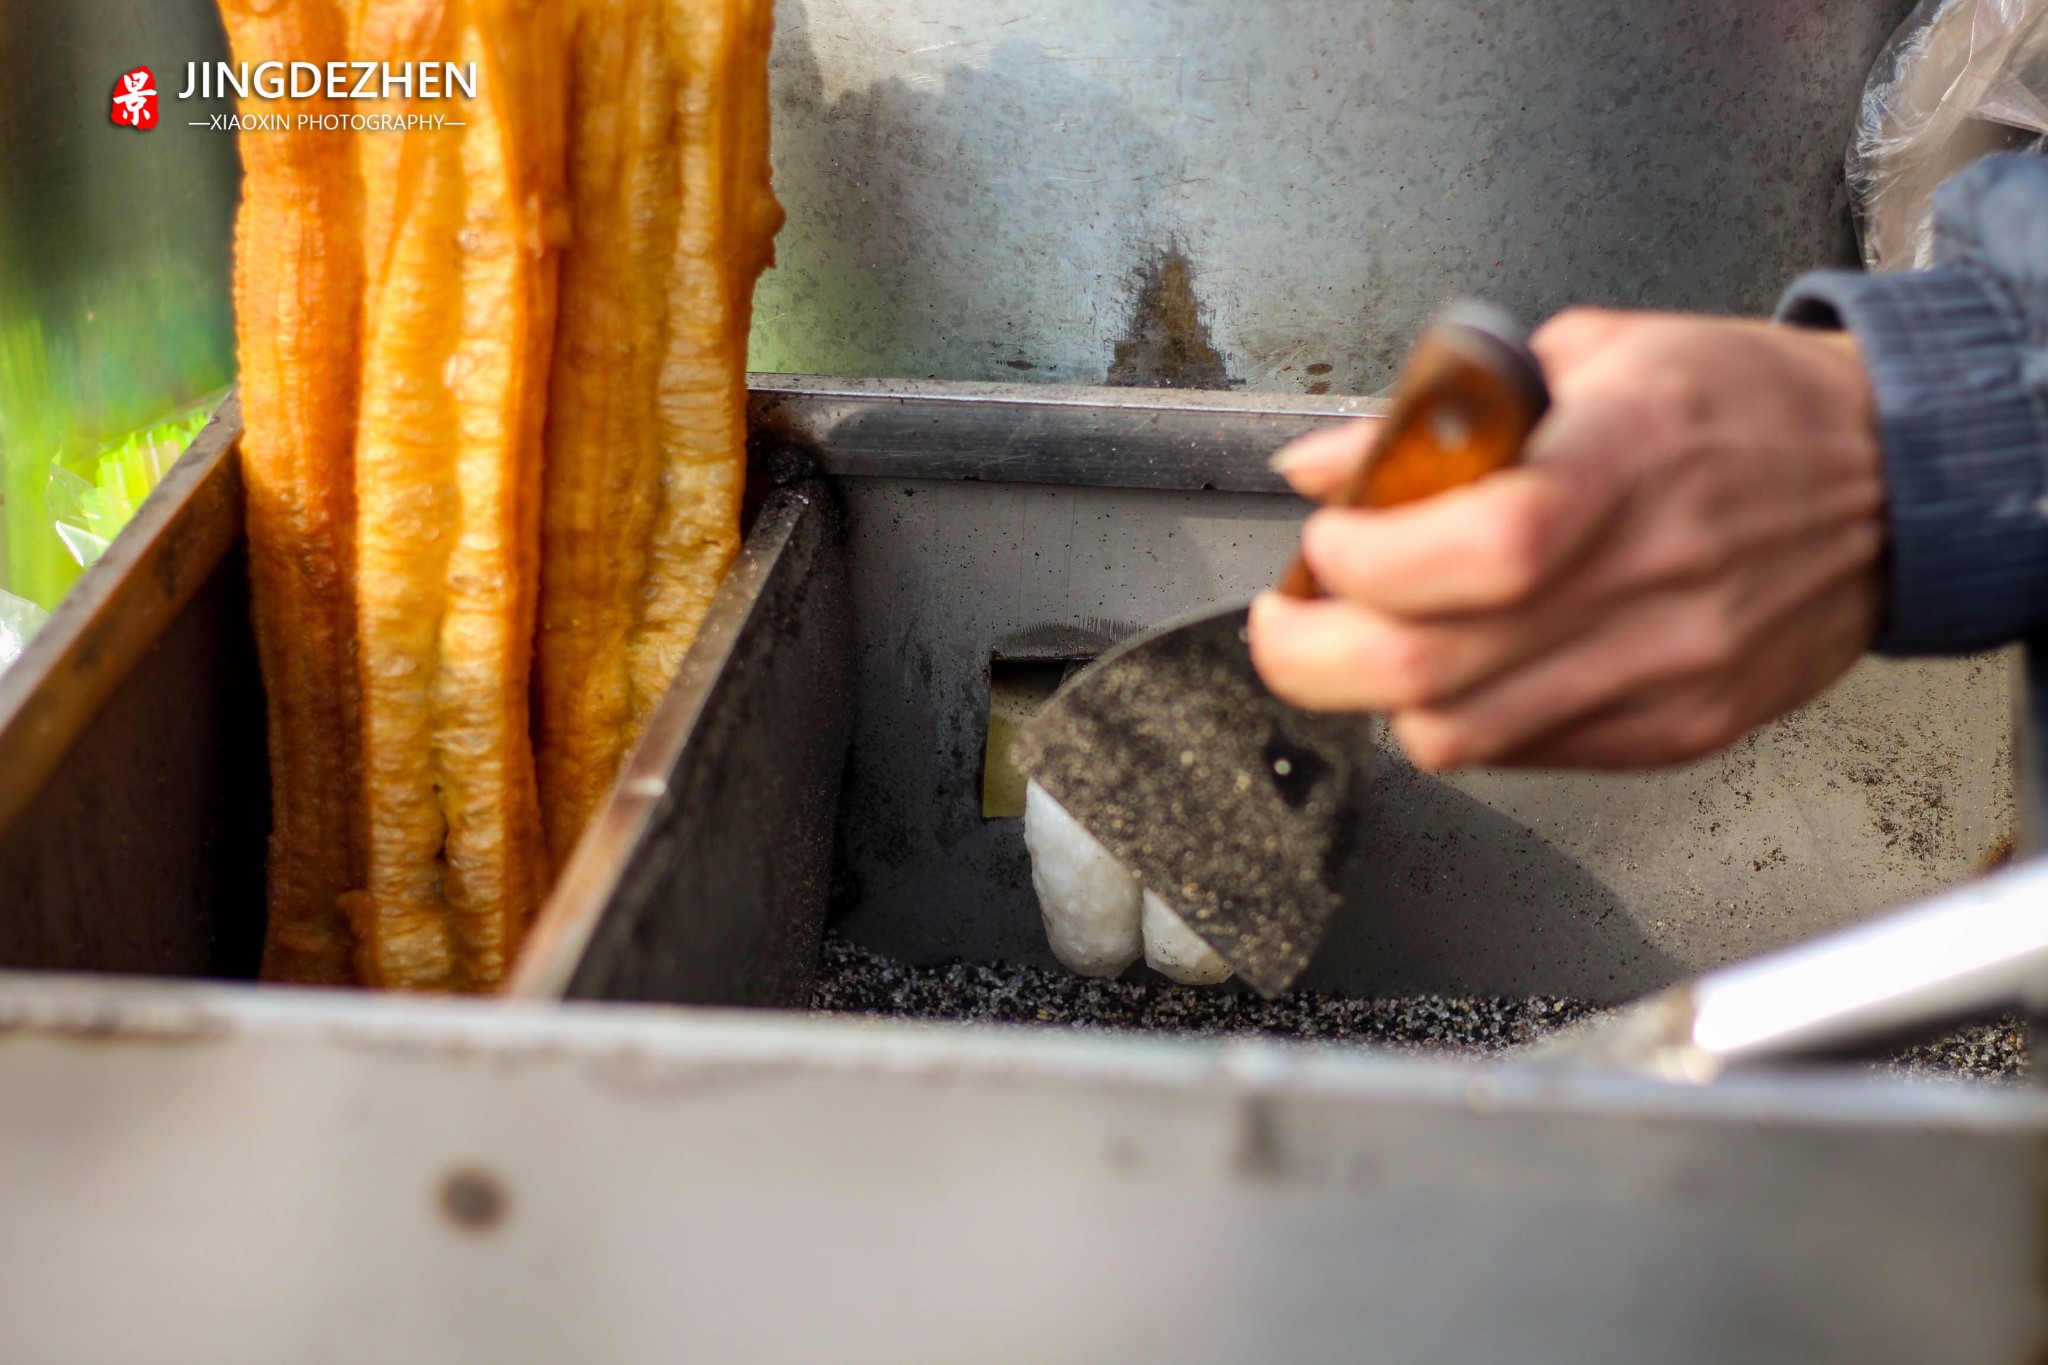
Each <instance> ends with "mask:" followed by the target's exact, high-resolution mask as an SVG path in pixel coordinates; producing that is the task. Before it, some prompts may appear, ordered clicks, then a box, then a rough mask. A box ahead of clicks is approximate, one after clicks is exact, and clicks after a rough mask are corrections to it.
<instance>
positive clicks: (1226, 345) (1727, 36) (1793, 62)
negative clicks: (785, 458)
mask: <svg viewBox="0 0 2048 1365" xmlns="http://www.w3.org/2000/svg"><path fill="white" fill-rule="evenodd" d="M1906 9H1907V3H1906V0H1799V2H1798V3H1789V2H1788V0H1671V2H1669V3H1658V4H1642V3H1638V2H1637V0H1518V2H1517V3H1512V4H1508V3H1501V2H1500V0H1429V3H1418V2H1417V0H1343V2H1342V3H1338V2H1336V0H1263V2H1262V3H1257V4H1244V3H1242V2H1241V0H1142V2H1140V0H1131V2H1129V3H1105V0H1050V2H1049V3H1041V4H1033V5H1028V6H1027V5H1022V4H1018V3H1014V0H1001V2H1000V3H991V0H917V3H915V4H910V3H904V0H781V2H780V3H779V4H778V6H777V16H778V24H779V33H778V38H777V46H776V51H775V58H774V82H775V119H776V123H775V147H776V186H777V189H778V191H779V192H780V193H781V195H782V197H783V199H784V201H785V202H786V204H787V205H788V208H789V214H790V217H789V226H788V228H787V229H786V230H785V231H784V233H783V234H782V238H781V240H780V243H779V245H778V251H779V253H780V257H781V268H780V269H778V270H776V271H773V272H771V273H770V274H769V275H768V276H767V277H766V279H765V280H764V281H763V282H762V287H761V292H760V302H759V327H758V330H757V334H756V338H755V352H754V367H755V368H756V369H762V370H779V371H786V372H808V373H819V374H845V375H877V376H880V375H887V376H904V377H919V378H922V377H939V378H955V379H1012V380H1014V379H1020V378H1023V379H1039V380H1050V381H1061V382H1070V383H1088V384H1099V383H1102V382H1104V381H1105V380H1107V381H1108V382H1110V383H1121V384H1141V385H1157V386H1166V387H1227V386H1239V385H1241V386H1246V387H1250V388H1255V389H1271V390H1279V391H1288V392H1296V393H1300V392H1308V393H1324V392H1328V393H1340V394H1341V393H1370V392H1373V391H1375V390H1377V389H1379V388H1381V387H1382V386H1384V385H1385V384H1386V383H1387V382H1388V381H1389V380H1390V379H1391V377H1392V373H1393V368H1394V366H1395V364H1396V363H1397V361H1398V359H1399V357H1400V356H1401V355H1402V354H1403V352H1404V351H1405V349H1406V347H1407V345H1408V343H1409V341H1410V340H1411V339H1412V337H1413V335H1414V333H1415V331H1416V329H1417V327H1418V325H1419V324H1420V322H1421V321H1422V319H1423V318H1424V317H1425V316H1426V315H1427V314H1428V313H1429V312H1430V311H1432V310H1433V309H1434V308H1435V307H1437V306H1438V305H1439V304H1440V303H1441V302H1442V301H1443V300H1444V299H1446V298H1447V297H1449V296H1451V295H1453V294H1457V293H1461V292H1478V293H1483V294H1487V295H1491V296H1493V297H1495V298H1497V299H1499V300H1500V301H1502V302H1503V303H1506V304H1508V305H1510V306H1512V307H1514V308H1516V309H1519V310H1521V311H1523V312H1525V313H1527V314H1530V315H1542V314H1545V313H1548V312H1551V311H1553V310H1555V309H1557V308H1559V307H1562V306H1564V305H1566V304H1568V303H1572V302H1577V301H1590V302H1598V303H1606V304H1640V305H1653V306H1658V307H1676V308H1694V309H1712V310H1721V311H1733V312H1757V311H1762V310H1765V309H1767V308H1768V307H1769V306H1770V305H1771V303H1772V301H1773V300H1774V299H1775V298H1776V296H1777V294H1778V292H1779V290H1780V289H1782V288H1783V286H1784V285H1785V283H1786V282H1787V280H1788V279H1789V278H1790V277H1791V276H1792V275H1794V274H1795V273H1797V272H1798V271H1800V270H1803V269H1805V268H1807V267H1810V266H1813V265H1816V264H1821V263H1830V262H1846V261H1848V260H1849V259H1850V255H1851V250H1850V246H1851V243H1850V231H1849V227H1848V221H1847V215H1846V202H1847V201H1846V196H1845V194H1844V192H1843V188H1842V173H1841V161H1842V153H1843V150H1844V148H1845V147H1846V146H1847V143H1848V137H1849V128H1850V121H1851V116H1852V112H1853V110H1854V107H1855V99H1856V95H1857V92H1858V91H1859V90H1860V89H1861V86H1862V83H1863V79H1864V76H1865V73H1866V72H1867V71H1868V69H1869V66H1870V63H1871V60H1872V58H1873V56H1874V55H1875V53H1876V52H1877V50H1878V48H1879V46H1880V45H1881V44H1882V42H1883V40H1884V38H1885V37H1886V35H1887V34H1888V33H1889V32H1890V31H1891V29H1892V27H1893V26H1894V25H1895V24H1896V23H1897V22H1898V21H1899V19H1900V18H1901V17H1902V16H1903V15H1904V13H1905V11H1906Z"/></svg>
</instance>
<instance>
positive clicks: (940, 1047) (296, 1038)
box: [0, 971, 2048, 1135]
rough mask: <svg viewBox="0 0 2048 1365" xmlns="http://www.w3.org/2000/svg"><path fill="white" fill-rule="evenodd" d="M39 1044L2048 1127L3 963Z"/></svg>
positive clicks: (1179, 1048) (1865, 1093) (1230, 1045)
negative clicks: (226, 1047) (291, 1048)
mask: <svg viewBox="0 0 2048 1365" xmlns="http://www.w3.org/2000/svg"><path fill="white" fill-rule="evenodd" d="M30 1041H42V1042H46V1043H50V1044H64V1043H75V1044H77V1045H79V1046H81V1047H91V1048H101V1047H104V1046H105V1045H106V1044H108V1043H119V1042H126V1043H131V1044H151V1045H158V1046H164V1047H178V1046H194V1047H205V1046H212V1045H219V1044H225V1043H232V1042H236V1041H258V1042H261V1043H264V1044H293V1045H315V1046H326V1047H337V1048H344V1049H351V1050H358V1051H362V1052H366V1053H380V1052H381V1053H398V1054H403V1055H407V1056H413V1057H419V1058H422V1059H433V1058H436V1057H440V1058H448V1059H459V1060H463V1061H474V1060H475V1059H477V1058H479V1057H482V1058H489V1059H491V1060H493V1061H496V1062H502V1063H504V1064H506V1065H525V1064H536V1065H548V1064H553V1063H557V1062H571V1063H589V1064H595V1065H598V1066H601V1067H607V1068H611V1069H613V1070H614V1071H615V1072H616V1073H617V1074H620V1075H622V1076H623V1075H626V1074H630V1075H631V1076H633V1077H636V1078H639V1079H641V1080H643V1081H646V1082H648V1083H650V1084H651V1083H653V1082H655V1081H656V1080H658V1078H659V1077H661V1076H662V1075H663V1074H665V1073H667V1074H677V1075H681V1074H687V1073H688V1072H690V1071H691V1070H693V1069H698V1068H704V1067H713V1068H717V1069H719V1070H720V1071H722V1072H728V1073H729V1072H730V1069H731V1068H732V1067H734V1066H758V1067H761V1068H763V1069H764V1070H769V1069H773V1070H778V1071H789V1070H802V1071H809V1072H818V1073H838V1074H846V1075H861V1076H870V1077H872V1076H899V1077H924V1078H931V1079H936V1080H944V1081H949V1082H963V1083H973V1082H988V1083H1000V1084H1005V1085H1016V1084H1020V1083H1048V1084H1071V1085H1080V1086H1094V1087H1101V1088H1104V1089H1113V1090H1118V1091H1125V1090H1130V1089H1133V1088H1138V1089H1151V1090H1160V1091H1186V1092H1193V1091H1202V1090H1210V1089H1213V1088H1216V1087H1223V1088H1225V1089H1228V1090H1230V1091H1233V1092H1236V1093H1240V1094H1244V1095H1270V1096H1275V1097H1282V1096H1284V1097H1292V1098H1324V1099H1328V1100H1333V1101H1368V1102H1372V1103H1375V1104H1403V1103H1406V1104H1421V1105H1431V1106H1451V1107H1455V1108H1460V1109H1464V1110H1467V1111H1470V1112H1473V1113H1475V1114H1500V1113H1513V1112H1523V1113H1530V1112H1534V1113H1543V1112H1549V1113H1572V1114H1577V1115H1581V1116H1587V1117H1594V1116H1603V1115H1604V1116H1610V1117H1630V1118H1645V1119H1665V1120H1674V1121H1695V1120H1697V1121H1707V1122H1720V1123H1730V1124H1741V1125H1782V1124H1791V1125H1801V1126H1811V1127H1816V1128H1844V1127H1857V1128H1861V1127H1868V1126H1871V1125H1877V1126H1881V1127H1887V1128H1892V1129H1896V1130H1903V1131H1909V1132H1916V1133H1927V1132H1939V1131H1948V1132H1956V1133H1976V1134H1991V1135H1996V1134H2004V1133H2020V1134H2026V1133H2035V1134H2038V1133H2042V1132H2048V1095H2044V1094H2042V1093H2041V1092H2040V1091H2038V1090H2034V1089H2031V1088H2027V1087H1998V1086H1973V1085H1929V1084H1926V1083H1925V1082H1920V1081H1913V1080H1907V1079H1899V1078H1875V1077H1866V1076H1862V1075H1846V1074H1843V1073H1841V1072H1840V1071H1839V1070H1836V1071H1823V1070H1804V1071H1795V1070H1779V1071H1770V1072H1750V1073H1744V1074H1740V1075H1732V1076H1729V1077H1726V1078H1723V1079H1722V1080H1720V1081H1719V1082H1717V1083H1716V1084H1714V1085H1711V1086H1693V1085H1680V1084H1673V1083H1671V1082H1669V1081H1664V1080H1659V1079H1655V1078H1652V1077H1647V1076H1641V1075H1636V1074H1631V1073H1628V1072H1607V1071H1592V1070H1588V1071H1559V1070H1555V1069H1551V1068H1546V1067H1541V1066H1533V1065H1530V1064H1529V1063H1527V1062H1526V1061H1522V1060H1518V1059H1516V1058H1514V1057H1507V1058H1477V1059H1475V1058H1471V1057H1453V1056H1418V1055H1415V1054H1412V1053H1404V1052H1401V1051H1399V1050H1396V1049H1390V1048H1362V1049H1348V1048H1334V1047H1330V1046H1328V1045H1321V1044H1315V1043H1307V1042H1301V1041H1297V1040H1284V1039H1273V1038H1231V1039H1216V1038H1192V1037H1159V1036H1149V1037H1148V1036H1138V1037H1133V1036H1130V1035H1124V1034H1111V1033H1095V1034H1091V1033H1087V1032H1085V1031H1084V1032H1075V1031H1071V1030H1065V1029H1052V1028H1044V1027H1032V1026H1028V1025H1005V1024H969V1023H930V1022H914V1021H904V1020H859V1021H854V1020H848V1019H845V1018H837V1017H835V1018H811V1017H806V1016H804V1015H802V1014H798V1013H792V1012H787V1011H782V1012H777V1011H761V1010H731V1009H687V1010H679V1009H676V1008H673V1007H671V1006H664V1005H637V1004H614V1003H609V1002H592V1001H567V1002H559V1001H547V1000H516V1001H508V1000H503V999H498V1000H480V999H476V998H473V997H472V998H460V997H432V996H408V995H365V994H363V993H361V992H355V991H337V990H331V989H318V988H311V987H290V986H255V985H234V984H225V983H217V982H194V981H160V980H143V979H138V978H108V977H99V976H76V975H64V974H52V973H45V972H23V971H0V1047H10V1046H16V1045H19V1044H22V1043H26V1042H30Z"/></svg>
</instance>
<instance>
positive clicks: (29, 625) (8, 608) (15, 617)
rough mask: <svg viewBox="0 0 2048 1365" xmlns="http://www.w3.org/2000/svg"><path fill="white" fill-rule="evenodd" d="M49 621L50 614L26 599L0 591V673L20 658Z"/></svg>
mask: <svg viewBox="0 0 2048 1365" xmlns="http://www.w3.org/2000/svg"><path fill="white" fill-rule="evenodd" d="M49 619H50V613H48V612H46V611H44V610H43V609H42V608H41V607H39V606H37V605H36V604H35V603H33V602H31V601H29V600H28V599H27V598H26V597H16V596H15V595H14V594H13V593H11V592H8V591H6V590H5V589H0V673H4V672H6V671H7V666H8V665H9V664H11V663H13V662H14V661H15V660H16V659H19V658H20V657H21V651H23V650H24V649H27V648H28V642H29V641H30V640H31V639H33V638H34V637H35V633H36V631H37V630H38V629H39V628H40V627H41V626H42V624H43V622H45V621H47V620H49Z"/></svg>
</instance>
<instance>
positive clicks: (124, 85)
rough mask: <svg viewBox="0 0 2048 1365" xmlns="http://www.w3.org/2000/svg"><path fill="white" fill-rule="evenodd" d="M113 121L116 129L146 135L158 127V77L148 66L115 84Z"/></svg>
mask: <svg viewBox="0 0 2048 1365" xmlns="http://www.w3.org/2000/svg"><path fill="white" fill-rule="evenodd" d="M112 117H113V120H114V124H115V126H116V127H121V128H133V129H135V130H136V131H137V132H140V133H146V132H148V131H149V130H150V129H152V128H154V127H156V77H155V76H154V75H152V74H150V70H149V68H148V67H146V66H138V67H136V68H135V69H134V70H133V71H130V72H129V73H127V74H126V75H124V76H122V77H121V78H120V79H119V80H117V81H115V82H114V112H113V116H112Z"/></svg>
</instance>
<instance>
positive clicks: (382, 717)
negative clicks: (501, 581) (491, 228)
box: [349, 133, 462, 989]
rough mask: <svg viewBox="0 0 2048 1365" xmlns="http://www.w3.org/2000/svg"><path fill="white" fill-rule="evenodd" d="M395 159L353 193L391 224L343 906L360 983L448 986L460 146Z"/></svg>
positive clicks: (371, 407)
mask: <svg viewBox="0 0 2048 1365" xmlns="http://www.w3.org/2000/svg"><path fill="white" fill-rule="evenodd" d="M383 136H391V137H395V138H399V139H400V140H401V142H402V147H401V150H402V153H403V155H402V156H401V157H400V158H399V159H398V162H397V165H396V166H395V167H394V168H393V173H392V175H391V177H390V178H389V179H388V180H382V181H380V180H375V179H369V180H366V181H365V184H364V198H365V217H366V220H367V219H369V218H371V217H373V216H375V215H376V214H378V213H385V214H387V215H389V217H390V221H391V226H390V229H389V234H390V235H389V247H388V249H387V251H386V252H385V253H384V254H383V255H382V257H381V258H373V259H372V260H371V261H370V262H369V272H370V280H369V297H370V299H371V300H373V302H372V304H371V306H370V307H369V308H368V309H367V313H366V318H365V322H366V328H365V336H364V347H363V380H362V410H361V416H360V426H359V428H358V432H357V437H356V508H357V515H356V605H357V613H358V625H357V630H358V635H359V674H360V677H361V680H362V753H363V784H362V824H363V828H364V833H365V839H366V845H367V848H366V861H365V872H364V875H365V881H364V890H363V891H362V892H361V893H359V894H356V895H353V896H351V897H350V899H349V915H350V919H351V921H352V922H353V924H354V927H355V933H356V938H357V943H358V948H357V953H356V966H357V971H358V973H359V975H360V976H361V978H362V981H363V983H364V984H365V985H371V986H398V987H410V988H414V989H435V988H439V989H452V988H453V987H454V985H455V981H456V955H455V943H454V936H453V931H452V926H451V925H450V923H449V917H448V913H447V902H446V901H445V899H444V898H443V895H442V880H443V876H442V873H443V869H442V863H441V849H442V845H443V843H444V842H445V840H446V836H447V823H446V821H445V819H444V818H443V816H442V814H441V806H440V801H439V796H438V789H439V782H440V773H439V769H438V765H437V763H436V761H435V760H436V754H435V752H434V747H433V738H434V723H435V707H434V697H433V688H434V683H435V680H436V677H437V675H438V673H439V669H440V642H439V634H440V620H441V614H442V611H443V609H444V601H445V597H446V586H445V585H446V574H447V562H448V550H449V545H450V543H451V541H452V536H451V535H450V530H451V526H452V522H453V520H454V518H455V516H456V505H457V499H456V490H455V486H454V474H453V468H452V464H451V455H452V452H453V450H454V447H455V442H456V425H457V420H456V413H455V404H454V400H453V398H452V397H451V396H450V395H449V393H448V390H447V386H446V385H445V383H444V382H443V380H442V376H443V374H444V373H445V372H446V369H447V366H448V362H449V359H450V357H451V354H452V350H453V342H454V331H455V328H454V326H453V323H452V319H453V318H454V317H455V316H456V313H457V310H458V309H459V308H460V306H461V275H460V269H459V265H460V263H459V260H458V259H457V251H456V247H455V235H456V232H457V231H458V230H459V226H460V222H461V212H462V176H461V161H460V154H461V146H460V139H459V138H456V137H449V136H446V135H445V134H442V135H435V134H429V133H422V134H418V135H414V134H411V133H406V134H384V135H383Z"/></svg>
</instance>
